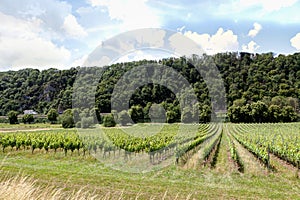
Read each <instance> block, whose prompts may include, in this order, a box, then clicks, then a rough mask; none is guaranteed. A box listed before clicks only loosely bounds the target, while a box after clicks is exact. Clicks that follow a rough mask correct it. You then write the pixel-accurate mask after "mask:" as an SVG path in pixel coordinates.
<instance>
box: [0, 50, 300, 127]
mask: <svg viewBox="0 0 300 200" xmlns="http://www.w3.org/2000/svg"><path fill="white" fill-rule="evenodd" d="M207 60H209V63H210V64H209V65H211V63H213V64H214V65H215V66H216V67H217V69H218V70H219V72H220V74H221V77H222V79H223V81H224V86H225V92H226V107H227V109H228V119H229V120H230V121H232V122H281V121H282V122H287V121H296V120H297V119H298V113H299V103H298V99H299V97H300V88H299V87H300V53H296V54H293V55H288V56H285V55H279V56H276V57H275V56H274V55H273V53H265V54H250V53H219V54H216V55H213V56H208V55H203V56H193V57H191V58H185V57H181V58H168V59H162V60H160V61H146V60H143V61H135V62H129V63H118V64H113V65H111V66H106V67H104V68H102V69H101V79H100V80H99V84H98V86H97V89H96V94H94V97H95V107H93V108H92V109H90V110H85V111H84V113H86V114H81V116H85V117H92V116H97V117H98V120H100V121H101V120H102V119H101V115H100V113H111V112H112V109H114V108H112V107H111V106H112V105H111V102H112V101H111V100H112V99H111V98H112V95H113V91H114V89H115V88H116V85H117V84H118V81H119V80H120V79H121V78H124V76H125V75H126V73H127V72H130V71H131V70H132V69H135V68H136V67H137V66H141V65H143V66H145V65H146V66H150V68H152V69H153V68H155V67H156V66H168V67H170V68H172V69H173V70H175V71H176V72H178V73H179V74H180V75H181V76H182V77H184V78H185V79H186V80H187V81H188V83H189V84H190V86H191V88H192V89H193V91H190V90H189V89H186V88H184V89H179V90H178V94H175V93H174V91H172V90H171V89H169V88H168V87H166V86H164V85H161V84H155V83H148V84H145V85H143V86H140V87H137V88H136V89H135V91H134V92H133V93H132V94H130V95H131V96H130V99H129V102H122V101H120V102H117V101H114V102H117V105H116V108H123V107H124V105H123V104H126V106H127V108H128V107H129V108H128V110H127V111H126V113H127V114H128V115H130V117H131V115H132V114H133V115H137V116H138V117H133V118H132V117H131V118H132V119H133V121H135V122H136V121H139V122H140V121H149V118H151V117H149V111H150V110H151V107H153V105H159V107H160V110H162V113H165V114H166V115H165V116H162V117H164V118H162V119H163V120H165V121H167V122H179V121H184V120H185V119H188V118H192V119H196V118H198V120H199V121H200V122H208V121H210V120H211V118H212V117H214V116H215V113H214V111H217V112H218V111H223V110H225V106H224V105H222V101H224V99H222V98H221V97H222V94H221V92H222V91H221V89H220V88H221V83H216V84H214V85H213V86H212V88H208V86H207V84H206V82H205V81H204V78H203V76H209V75H210V74H211V73H213V71H211V69H210V68H209V65H208V64H207V63H208V62H207ZM199 67H200V68H204V69H205V74H204V75H203V74H200V73H199V71H198V70H197V68H199ZM82 69H83V68H79V67H78V68H71V69H70V70H57V69H48V70H44V71H39V70H35V69H23V70H20V71H8V72H0V94H1V98H0V115H7V114H8V112H10V111H11V110H14V111H17V112H19V113H22V112H23V111H24V110H27V109H33V110H35V111H37V112H39V113H40V114H47V113H48V112H49V110H50V109H56V110H57V111H58V112H59V113H62V112H63V111H65V110H67V109H69V108H72V92H73V90H72V88H73V85H74V82H75V80H76V75H77V73H78V71H79V70H82ZM94 69H95V71H93V70H91V68H90V69H89V70H87V73H86V74H84V75H83V76H81V77H80V79H82V80H81V81H82V82H86V80H89V79H90V78H91V77H92V75H93V73H95V72H96V70H97V68H96V67H94ZM139 73H141V74H143V73H144V72H143V71H142V72H139ZM147 73H148V74H150V77H151V76H153V77H156V76H157V73H158V72H151V71H150V72H147ZM155 73H156V74H155ZM141 74H136V75H135V76H133V75H130V76H126V78H127V79H124V80H125V81H126V84H123V85H121V86H120V85H119V89H120V91H123V92H121V93H119V94H117V96H115V98H116V99H126V98H127V96H128V93H126V89H127V88H128V87H129V86H132V87H133V86H135V84H137V83H138V82H139V81H141V80H142V79H143V78H147V77H143V76H140V75H141ZM162 75H165V76H164V77H162V78H163V79H164V80H166V81H167V82H169V83H171V84H178V85H179V86H180V85H182V84H181V83H176V80H177V79H176V78H174V77H173V76H171V77H170V76H168V74H164V73H162ZM148 78H149V77H148ZM76 81H78V80H76ZM84 87H85V85H82V88H80V87H79V88H77V89H76V92H77V95H78V96H77V97H78V98H79V96H81V98H82V100H81V102H82V106H80V105H79V106H77V107H78V108H79V109H80V108H81V107H82V108H86V107H89V106H86V104H89V103H90V102H91V101H90V99H89V98H90V97H93V94H88V93H89V92H90V91H88V90H87V88H84ZM78 91H81V93H82V94H80V92H78ZM191 92H193V93H195V94H196V100H197V101H196V102H189V103H188V105H185V106H184V109H183V108H182V107H180V106H181V104H182V102H181V98H182V99H189V96H188V95H189V94H191ZM212 96H215V97H220V98H214V99H217V100H219V101H220V102H215V100H214V101H213V102H212ZM114 100H115V99H114ZM85 103H86V104H85ZM212 104H214V106H213V107H212ZM190 105H192V106H190ZM89 108H90V107H89ZM129 110H131V111H130V112H129ZM133 111H134V112H133ZM135 111H136V112H135ZM113 112H115V111H113ZM117 112H118V113H121V112H122V115H121V116H122V117H121V119H123V118H125V119H126V118H127V114H124V111H123V110H122V109H120V110H117ZM141 113H142V114H141Z"/></svg>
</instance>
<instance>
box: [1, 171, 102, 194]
mask: <svg viewBox="0 0 300 200" xmlns="http://www.w3.org/2000/svg"><path fill="white" fill-rule="evenodd" d="M100 198H101V197H100ZM0 199H3V200H4V199H5V200H16V199H18V200H28V199H30V200H31V199H32V200H35V199H47V200H48V199H53V200H54V199H55V200H56V199H75V200H83V199H99V196H97V195H94V194H90V193H89V192H86V191H84V188H83V189H80V190H78V191H75V190H73V191H65V190H64V188H56V187H55V186H52V185H48V186H46V187H42V186H38V185H37V183H36V181H35V180H34V179H32V178H29V177H26V176H22V175H19V176H16V177H9V176H7V175H6V176H2V178H1V179H0ZM101 199H103V198H101Z"/></svg>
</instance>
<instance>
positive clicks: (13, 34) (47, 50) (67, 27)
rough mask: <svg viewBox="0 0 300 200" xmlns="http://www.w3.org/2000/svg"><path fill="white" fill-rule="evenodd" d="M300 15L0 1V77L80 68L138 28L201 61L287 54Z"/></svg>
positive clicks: (163, 4)
mask: <svg viewBox="0 0 300 200" xmlns="http://www.w3.org/2000/svg"><path fill="white" fill-rule="evenodd" d="M299 10H300V0H284V1H283V0H251V1H250V0H229V1H225V0H215V1H211V0H196V1H195V0H193V1H192V0H186V1H183V0H76V1H71V0H64V1H60V0H1V4H0V21H1V25H0V71H7V70H19V69H22V68H28V67H30V68H37V69H40V70H43V69H47V68H50V67H55V68H59V69H68V68H70V67H76V66H81V65H83V63H84V61H85V60H86V59H87V57H88V55H89V54H90V53H91V52H92V51H93V50H94V49H95V48H96V47H98V46H99V45H101V43H102V42H103V41H106V40H108V39H110V38H112V37H114V36H116V35H118V34H121V33H124V32H126V31H131V30H135V29H140V28H162V29H168V30H172V31H176V32H178V33H180V34H182V35H183V36H186V37H188V38H190V39H192V40H193V41H194V42H195V43H197V44H198V45H199V46H201V48H202V49H204V51H205V52H206V53H207V54H214V53H217V52H228V51H235V52H241V51H244V52H245V51H246V52H251V53H253V52H255V53H265V52H273V53H275V55H276V54H293V53H295V52H299V51H300V13H299ZM143 56H144V57H145V58H149V55H146V54H145V55H143V53H141V52H140V51H139V52H138V53H137V56H136V58H139V59H141V58H143ZM131 57H133V58H134V57H135V56H134V55H133V56H132V55H131ZM150 57H151V56H150Z"/></svg>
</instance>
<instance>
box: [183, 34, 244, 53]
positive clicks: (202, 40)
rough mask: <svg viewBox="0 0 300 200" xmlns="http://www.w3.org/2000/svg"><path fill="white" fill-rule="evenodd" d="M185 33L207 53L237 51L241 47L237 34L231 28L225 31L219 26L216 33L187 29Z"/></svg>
mask: <svg viewBox="0 0 300 200" xmlns="http://www.w3.org/2000/svg"><path fill="white" fill-rule="evenodd" d="M184 35H185V36H187V37H189V38H190V39H192V40H194V41H195V42H196V43H198V44H199V45H200V46H201V47H202V48H203V49H204V50H205V51H206V53H207V54H215V53H219V52H226V51H237V50H238V47H239V43H238V37H237V35H235V34H234V33H233V32H232V31H231V30H227V31H224V30H223V28H219V29H218V31H217V32H216V33H215V34H214V35H209V34H198V33H197V32H192V31H185V32H184Z"/></svg>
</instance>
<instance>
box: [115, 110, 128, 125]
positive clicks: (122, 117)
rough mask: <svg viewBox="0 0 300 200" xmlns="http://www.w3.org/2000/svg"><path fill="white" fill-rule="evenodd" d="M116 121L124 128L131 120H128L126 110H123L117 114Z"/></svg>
mask: <svg viewBox="0 0 300 200" xmlns="http://www.w3.org/2000/svg"><path fill="white" fill-rule="evenodd" d="M118 121H119V122H120V124H121V125H122V126H125V125H127V124H128V123H130V121H131V120H130V117H129V114H128V112H127V111H126V110H123V111H121V112H120V113H119V118H118Z"/></svg>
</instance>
